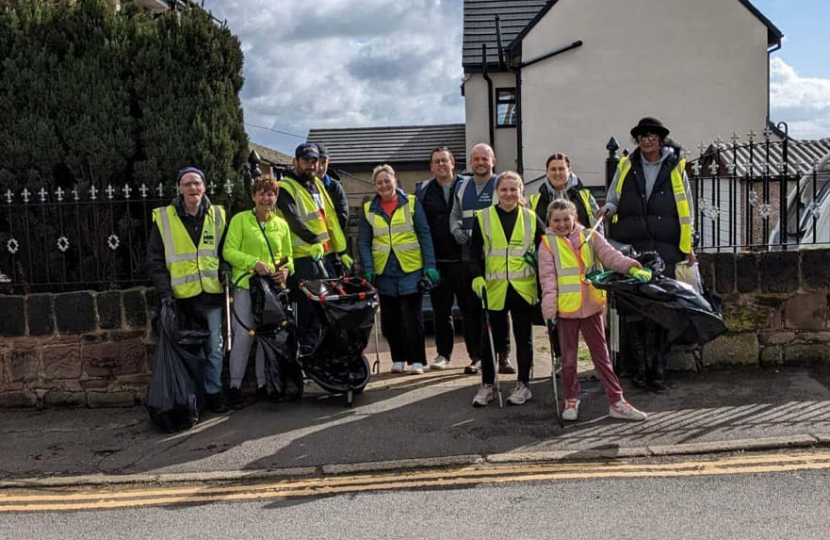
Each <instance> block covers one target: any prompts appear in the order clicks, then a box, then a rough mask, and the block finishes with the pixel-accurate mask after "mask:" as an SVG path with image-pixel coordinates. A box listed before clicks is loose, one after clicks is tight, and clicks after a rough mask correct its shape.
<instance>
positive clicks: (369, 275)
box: [363, 270, 375, 285]
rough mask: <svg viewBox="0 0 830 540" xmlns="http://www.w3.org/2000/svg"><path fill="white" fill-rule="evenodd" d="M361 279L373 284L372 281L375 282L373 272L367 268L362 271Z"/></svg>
mask: <svg viewBox="0 0 830 540" xmlns="http://www.w3.org/2000/svg"><path fill="white" fill-rule="evenodd" d="M363 279H365V280H366V281H368V282H369V283H371V284H373V285H374V283H375V273H374V272H372V271H371V270H367V271H365V272H363Z"/></svg>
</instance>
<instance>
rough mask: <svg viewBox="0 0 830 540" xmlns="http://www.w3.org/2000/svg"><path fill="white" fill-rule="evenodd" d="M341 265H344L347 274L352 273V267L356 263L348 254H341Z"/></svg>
mask: <svg viewBox="0 0 830 540" xmlns="http://www.w3.org/2000/svg"><path fill="white" fill-rule="evenodd" d="M340 264H342V265H343V268H345V269H346V272H351V271H352V267H353V266H354V261H353V260H352V258H351V257H349V254H348V253H341V254H340Z"/></svg>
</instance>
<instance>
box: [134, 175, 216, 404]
mask: <svg viewBox="0 0 830 540" xmlns="http://www.w3.org/2000/svg"><path fill="white" fill-rule="evenodd" d="M177 179H178V191H179V195H178V196H177V197H175V198H174V199H173V200H172V202H171V203H170V205H169V206H165V207H161V208H156V209H155V210H153V222H154V223H155V224H156V226H155V227H153V228H152V230H151V232H150V239H149V241H148V243H147V266H148V270H149V274H150V278H151V279H152V280H153V283H154V284H155V287H156V291H157V292H158V294H159V296H160V297H161V298H162V302H176V304H177V305H178V307H179V309H180V310H181V313H183V314H184V315H185V316H186V317H188V318H190V319H192V320H195V321H198V322H200V323H202V324H203V325H206V326H207V328H208V330H209V331H210V339H209V340H208V343H206V344H205V355H206V356H207V363H206V366H205V379H204V382H203V383H204V387H205V392H206V393H207V396H206V397H207V406H208V408H209V409H211V410H212V411H213V412H217V413H220V412H225V411H227V410H228V407H227V405H226V404H225V398H224V396H223V394H222V302H223V299H224V296H223V294H222V293H223V288H222V283H221V281H220V278H219V262H220V259H219V254H220V253H221V251H220V244H221V241H222V236H223V234H224V232H225V223H226V221H225V209H224V208H222V207H221V206H217V205H212V204H211V203H210V200H209V199H208V197H207V195H206V194H205V173H203V172H202V171H201V170H199V169H197V168H196V167H185V168H184V169H182V170H180V171H179V174H178V177H177Z"/></svg>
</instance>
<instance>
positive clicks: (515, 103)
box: [494, 86, 519, 128]
mask: <svg viewBox="0 0 830 540" xmlns="http://www.w3.org/2000/svg"><path fill="white" fill-rule="evenodd" d="M495 92H496V110H495V111H494V112H495V114H496V128H515V127H517V126H518V125H519V109H518V106H519V104H518V100H517V99H516V87H515V86H512V87H511V86H505V87H501V88H496V90H495ZM502 92H509V93H510V94H511V95H512V99H502V98H501V93H502ZM511 104H512V105H513V114H512V115H511V116H512V117H513V123H502V122H501V114H500V111H499V106H501V105H507V106H508V107H509V106H510V105H511ZM505 116H506V115H505Z"/></svg>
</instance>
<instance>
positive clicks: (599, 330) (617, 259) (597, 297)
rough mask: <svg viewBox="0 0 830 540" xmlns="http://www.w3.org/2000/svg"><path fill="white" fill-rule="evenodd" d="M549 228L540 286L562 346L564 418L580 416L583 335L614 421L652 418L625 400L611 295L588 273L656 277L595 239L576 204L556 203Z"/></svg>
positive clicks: (547, 316)
mask: <svg viewBox="0 0 830 540" xmlns="http://www.w3.org/2000/svg"><path fill="white" fill-rule="evenodd" d="M547 222H548V228H547V230H546V231H545V238H544V240H543V242H542V245H541V246H540V247H539V283H540V284H541V286H542V314H543V315H544V317H545V320H547V321H549V322H550V323H551V326H556V327H557V331H558V333H559V343H560V345H561V347H562V385H563V386H564V390H565V407H564V410H563V411H562V419H564V420H569V421H574V420H576V419H577V417H578V415H579V392H580V387H579V380H578V379H577V377H576V356H577V351H578V349H579V333H580V332H582V337H584V338H585V344H586V345H587V346H588V350H590V351H591V361H593V363H594V369H595V370H596V372H597V374H598V375H599V380H600V381H601V382H602V386H603V387H604V388H605V394H606V395H607V396H608V402H609V405H610V407H609V409H608V414H609V416H611V417H612V418H622V419H625V420H645V419H646V414H645V413H644V412H641V411H638V410H637V409H635V408H634V407H632V406H631V405H630V404H629V403H628V402H627V401H626V400H625V398H623V391H622V387H621V386H620V380H619V379H618V378H617V376H616V375H615V374H614V368H613V367H612V366H611V359H610V358H609V356H608V345H607V343H606V341H605V327H604V324H603V318H602V315H603V309H604V307H605V293H604V292H603V291H600V290H598V289H596V288H595V287H594V286H593V285H592V284H591V282H590V281H588V280H587V279H586V278H585V274H586V273H587V272H588V271H590V270H591V269H592V268H595V267H596V265H597V263H601V264H602V265H603V266H604V267H607V268H611V269H613V270H615V271H617V272H620V273H621V274H630V275H631V276H632V277H634V278H635V279H637V280H639V281H643V282H645V281H648V280H649V279H651V272H649V271H648V270H643V268H642V265H641V264H640V263H639V262H637V261H635V260H634V259H631V258H629V257H625V256H624V255H623V254H622V253H620V252H619V251H617V250H616V249H614V248H613V247H612V246H611V244H609V243H608V241H607V240H606V239H605V238H603V237H602V235H599V234H594V235H593V236H590V235H589V234H588V231H587V230H586V228H585V227H583V226H582V225H581V224H579V222H578V221H577V211H576V206H575V205H574V203H572V202H571V201H569V200H567V199H558V200H555V201H553V202H552V203H550V206H548V215H547Z"/></svg>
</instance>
